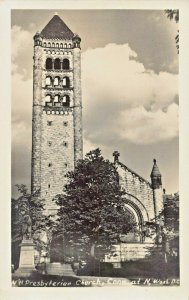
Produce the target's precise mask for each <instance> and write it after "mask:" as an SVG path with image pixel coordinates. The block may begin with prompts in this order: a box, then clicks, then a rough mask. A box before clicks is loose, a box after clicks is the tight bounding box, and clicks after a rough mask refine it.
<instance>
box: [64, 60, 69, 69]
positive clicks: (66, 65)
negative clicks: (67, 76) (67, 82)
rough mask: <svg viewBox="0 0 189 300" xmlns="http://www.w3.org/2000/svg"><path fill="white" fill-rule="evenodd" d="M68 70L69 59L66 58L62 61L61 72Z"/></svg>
mask: <svg viewBox="0 0 189 300" xmlns="http://www.w3.org/2000/svg"><path fill="white" fill-rule="evenodd" d="M69 68H70V62H69V59H67V58H65V59H63V70H69Z"/></svg>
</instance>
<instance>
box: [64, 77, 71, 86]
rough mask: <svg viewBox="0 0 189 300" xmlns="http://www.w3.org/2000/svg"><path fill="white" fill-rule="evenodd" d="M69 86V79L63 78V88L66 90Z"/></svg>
mask: <svg viewBox="0 0 189 300" xmlns="http://www.w3.org/2000/svg"><path fill="white" fill-rule="evenodd" d="M69 86H70V79H69V77H64V78H63V87H66V88H68V87H69Z"/></svg>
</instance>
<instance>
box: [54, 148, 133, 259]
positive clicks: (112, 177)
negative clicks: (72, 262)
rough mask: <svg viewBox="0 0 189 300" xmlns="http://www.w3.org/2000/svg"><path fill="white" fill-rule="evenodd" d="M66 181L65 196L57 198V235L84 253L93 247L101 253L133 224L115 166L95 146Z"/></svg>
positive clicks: (68, 175) (69, 174)
mask: <svg viewBox="0 0 189 300" xmlns="http://www.w3.org/2000/svg"><path fill="white" fill-rule="evenodd" d="M67 180H68V183H67V185H66V186H65V193H64V195H58V196H57V197H56V203H57V205H58V207H59V210H58V219H57V234H58V235H63V236H64V239H65V240H66V244H67V245H70V246H71V247H74V245H78V246H79V248H80V249H81V250H83V253H88V254H89V253H90V251H91V249H93V250H94V246H95V250H96V251H97V249H101V251H100V252H99V255H100V253H101V252H103V251H102V250H105V249H107V248H109V247H111V245H112V244H113V243H117V242H118V241H119V236H120V234H126V233H128V232H129V231H130V230H131V229H132V228H133V227H134V225H135V224H134V220H133V219H132V217H131V215H130V214H129V213H128V212H127V210H126V209H125V205H124V200H125V199H124V195H125V194H124V191H122V190H121V187H120V185H119V176H118V173H117V171H116V169H115V166H114V165H113V164H112V163H110V162H109V161H108V160H105V159H104V158H103V156H102V155H101V152H100V150H99V149H96V150H93V151H90V152H89V153H88V154H87V155H86V157H85V159H84V160H80V161H78V163H77V165H76V167H75V170H74V171H73V172H69V173H68V174H67ZM93 250H92V251H93ZM95 253H96V252H95Z"/></svg>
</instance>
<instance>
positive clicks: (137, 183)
mask: <svg viewBox="0 0 189 300" xmlns="http://www.w3.org/2000/svg"><path fill="white" fill-rule="evenodd" d="M116 167H117V171H118V174H119V179H120V185H121V186H122V188H124V189H125V191H126V192H127V193H128V194H130V195H132V196H134V197H135V198H137V199H138V200H139V201H140V202H141V203H142V204H143V205H144V207H145V209H146V211H147V213H148V216H149V220H152V219H154V217H155V214H154V202H153V190H152V188H151V185H150V183H149V182H147V181H146V180H145V179H143V178H142V177H140V176H139V175H137V174H136V173H135V172H133V171H131V170H130V169H129V168H127V167H126V166H124V165H123V164H121V163H117V164H116Z"/></svg>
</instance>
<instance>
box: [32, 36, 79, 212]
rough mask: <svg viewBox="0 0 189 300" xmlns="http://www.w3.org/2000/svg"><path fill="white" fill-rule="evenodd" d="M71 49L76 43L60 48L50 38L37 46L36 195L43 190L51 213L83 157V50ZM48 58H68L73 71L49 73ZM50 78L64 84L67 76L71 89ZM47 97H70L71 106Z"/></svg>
mask: <svg viewBox="0 0 189 300" xmlns="http://www.w3.org/2000/svg"><path fill="white" fill-rule="evenodd" d="M49 42H50V43H51V46H52V43H53V42H54V45H55V47H53V48H51V47H48V43H49ZM45 43H46V44H45ZM65 44H67V45H68V44H69V49H68V48H67V49H60V47H64V46H65ZM71 47H72V41H67V40H64V41H58V45H57V41H56V40H55V41H53V40H46V39H43V41H42V46H35V47H34V100H33V138H32V143H33V147H32V192H34V191H35V190H37V189H40V193H41V195H40V197H41V199H45V203H46V207H45V208H46V213H47V214H49V213H51V212H53V211H54V210H55V208H56V205H55V203H54V202H53V201H52V199H53V197H54V196H56V195H57V194H59V193H62V192H63V187H64V185H65V183H66V178H65V174H66V173H67V172H68V171H71V170H73V169H74V164H75V162H76V160H77V159H80V158H82V120H81V110H82V107H81V74H80V73H81V70H80V49H79V48H78V49H72V48H71ZM47 58H51V59H53V60H55V59H56V58H59V59H60V61H61V64H62V62H63V59H65V58H67V59H69V62H70V68H69V70H59V69H58V70H57V69H56V70H46V68H45V64H46V59H47ZM47 76H50V77H51V78H52V79H53V80H54V78H55V77H59V78H60V80H61V82H62V80H63V78H64V77H65V76H66V77H68V78H69V80H70V86H69V87H62V85H61V86H53V85H52V86H47V85H46V77H47ZM46 95H51V96H52V97H54V96H55V95H59V96H64V95H69V97H70V107H60V108H59V107H55V105H51V106H50V107H47V106H46V101H47V99H46V98H45V97H46ZM49 122H51V124H50V125H49Z"/></svg>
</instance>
